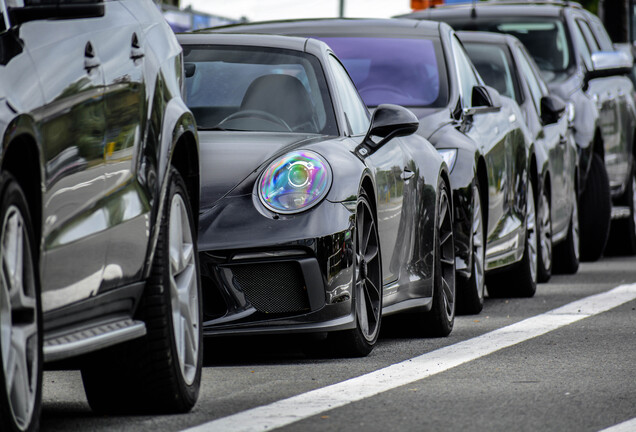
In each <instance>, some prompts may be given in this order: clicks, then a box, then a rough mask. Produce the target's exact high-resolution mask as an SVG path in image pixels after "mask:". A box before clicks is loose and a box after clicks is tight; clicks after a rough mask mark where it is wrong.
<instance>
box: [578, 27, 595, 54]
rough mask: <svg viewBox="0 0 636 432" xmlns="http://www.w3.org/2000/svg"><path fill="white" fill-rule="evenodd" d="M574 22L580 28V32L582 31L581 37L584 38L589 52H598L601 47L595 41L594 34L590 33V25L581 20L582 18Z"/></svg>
mask: <svg viewBox="0 0 636 432" xmlns="http://www.w3.org/2000/svg"><path fill="white" fill-rule="evenodd" d="M576 24H577V25H578V26H579V28H580V29H581V33H583V37H584V38H585V41H586V42H587V46H588V48H589V49H590V52H591V53H595V52H599V51H600V50H601V47H600V46H599V44H598V42H597V41H596V38H595V37H594V34H593V33H592V29H590V26H588V25H587V23H586V22H585V21H583V20H582V19H577V20H576Z"/></svg>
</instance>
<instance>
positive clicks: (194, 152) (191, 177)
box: [170, 130, 200, 229]
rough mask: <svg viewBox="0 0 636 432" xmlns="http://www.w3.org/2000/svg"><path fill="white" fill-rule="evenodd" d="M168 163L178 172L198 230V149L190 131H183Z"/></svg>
mask: <svg viewBox="0 0 636 432" xmlns="http://www.w3.org/2000/svg"><path fill="white" fill-rule="evenodd" d="M170 163H171V165H172V166H173V167H175V168H176V170H177V171H178V172H179V174H180V175H181V177H182V178H183V181H184V182H185V184H186V188H187V190H188V196H189V199H190V205H191V207H192V209H193V217H194V224H195V227H196V228H197V229H198V222H199V221H198V219H199V218H198V214H199V191H200V172H199V149H198V143H197V139H196V137H195V135H194V133H193V132H192V131H189V130H188V131H185V132H184V133H183V134H181V136H180V137H179V139H178V140H177V143H176V144H175V147H174V151H173V153H172V158H171V160H170Z"/></svg>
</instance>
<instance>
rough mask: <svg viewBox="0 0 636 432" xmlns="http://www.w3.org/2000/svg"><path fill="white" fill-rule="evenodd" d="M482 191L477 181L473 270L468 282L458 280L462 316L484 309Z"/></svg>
mask: <svg viewBox="0 0 636 432" xmlns="http://www.w3.org/2000/svg"><path fill="white" fill-rule="evenodd" d="M480 191H481V188H480V186H479V182H477V181H475V185H474V186H473V221H472V226H471V231H472V232H471V241H470V243H471V252H472V264H473V268H472V271H471V274H470V278H469V279H468V280H466V279H462V278H458V279H457V312H458V313H461V314H478V313H479V312H481V311H482V309H483V308H484V286H485V284H484V268H485V267H484V263H485V262H486V256H485V252H486V241H485V239H486V234H485V224H484V215H483V209H482V204H481V195H480Z"/></svg>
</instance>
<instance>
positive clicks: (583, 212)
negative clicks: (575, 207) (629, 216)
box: [579, 153, 612, 261]
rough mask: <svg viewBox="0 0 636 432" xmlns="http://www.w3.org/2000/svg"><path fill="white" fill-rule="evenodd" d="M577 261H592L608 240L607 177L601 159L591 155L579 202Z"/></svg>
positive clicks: (601, 253)
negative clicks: (583, 189) (579, 239)
mask: <svg viewBox="0 0 636 432" xmlns="http://www.w3.org/2000/svg"><path fill="white" fill-rule="evenodd" d="M579 210H580V211H579V223H580V233H581V260H582V261H596V260H598V259H599V258H600V257H601V255H603V251H604V250H605V244H606V243H607V238H608V237H609V229H610V218H611V213H612V202H611V198H610V188H609V178H608V177H607V170H606V169H605V162H604V161H603V158H602V157H601V156H600V155H598V154H596V153H594V155H593V157H592V163H591V166H590V172H589V173H588V175H587V181H586V182H585V191H583V194H582V196H581V200H580V202H579Z"/></svg>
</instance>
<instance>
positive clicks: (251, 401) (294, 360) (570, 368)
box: [41, 257, 636, 432]
mask: <svg viewBox="0 0 636 432" xmlns="http://www.w3.org/2000/svg"><path fill="white" fill-rule="evenodd" d="M635 264H636V258H634V257H632V258H624V257H613V258H604V259H603V260H601V261H599V262H597V263H588V264H583V265H582V266H581V268H580V270H579V272H578V273H577V274H576V275H574V276H560V275H557V276H553V277H552V279H551V281H550V282H549V283H547V284H541V285H539V288H538V290H537V294H536V295H535V297H533V298H531V299H497V300H494V299H493V300H491V299H486V304H485V308H484V311H483V312H482V313H481V314H480V315H475V316H463V317H458V319H457V320H456V323H455V329H454V331H453V332H452V334H451V335H450V336H449V337H447V338H442V339H420V338H417V337H415V336H414V335H413V333H412V332H409V329H408V328H404V325H403V324H402V323H401V322H399V320H396V319H393V320H389V319H386V320H385V321H384V323H383V326H384V327H383V332H382V336H381V339H380V341H379V343H378V345H377V347H376V348H375V350H374V351H373V352H372V353H371V355H370V356H369V357H366V358H363V359H339V358H330V357H328V356H326V357H324V358H316V357H314V358H309V357H307V356H305V355H304V354H303V350H302V348H301V343H300V342H301V341H299V340H298V339H295V338H290V337H285V338H283V337H279V338H275V339H274V338H269V339H265V340H263V339H222V340H219V339H216V340H215V339H212V340H209V341H208V342H207V346H206V367H205V369H204V372H203V382H202V389H201V395H200V398H199V402H198V404H197V405H196V407H195V408H194V410H193V411H192V412H191V413H190V414H187V415H174V416H159V417H143V416H142V417H135V416H129V417H104V416H98V415H94V414H93V413H92V412H91V411H90V408H89V407H88V404H87V402H86V398H85V396H84V391H83V388H82V383H81V378H80V375H79V373H78V372H76V371H50V372H46V373H45V375H44V382H45V385H44V396H43V397H44V402H43V416H42V420H41V429H42V430H43V431H69V430H73V431H113V430H125V431H153V432H156V431H180V430H184V429H187V428H190V427H194V426H198V425H203V426H202V427H200V428H199V429H198V430H200V431H224V430H240V429H241V427H248V426H259V425H262V424H263V422H264V421H268V422H271V423H269V424H270V426H271V427H269V428H268V429H267V430H271V429H272V428H276V426H278V425H283V426H282V427H281V428H280V429H279V430H281V431H297V430H298V431H365V432H366V431H387V430H398V431H402V430H407V431H411V430H412V431H442V430H451V431H455V430H461V431H462V432H468V431H536V430H541V431H600V430H602V429H605V428H609V427H612V426H614V425H617V424H620V423H622V422H625V421H629V420H630V419H634V418H636V300H634V298H636V286H629V287H627V288H622V289H619V290H613V289H614V288H615V287H618V286H620V285H625V284H632V283H636V265H635ZM601 293H605V294H602V295H601V296H598V297H594V298H592V299H587V300H584V301H580V300H581V299H586V298H587V297H590V296H594V295H596V294H601ZM621 296H622V297H621ZM625 296H627V297H625ZM625 298H626V299H627V300H625ZM573 302H574V303H573ZM564 305H565V306H566V307H565V308H563V309H559V310H557V311H555V312H550V311H553V310H555V309H557V308H560V307H562V306H564ZM568 305H569V306H568ZM533 317H536V318H533ZM528 318H532V319H529V320H526V319H528ZM544 327H545V328H544ZM480 336H481V337H480ZM477 337H480V338H479V339H476V338H477ZM392 365H397V366H392ZM378 370H380V372H375V371H378ZM374 372H375V373H374ZM354 377H360V378H358V379H357V380H356V381H350V382H349V381H347V380H349V379H351V378H354ZM331 385H333V386H332V387H328V388H325V387H327V386H331ZM308 392H311V393H308ZM292 397H293V399H291V400H289V401H284V400H285V399H287V398H292ZM281 401H282V402H281ZM268 404H271V405H270V406H269V407H265V408H259V407H263V406H266V405H268ZM247 410H251V411H248V412H246V411H247ZM228 416H233V417H231V418H229V419H224V418H226V417H228ZM219 419H220V420H219ZM290 419H291V420H290ZM214 420H216V422H214V423H208V422H210V421H214ZM292 420H297V421H295V422H293V423H290V424H287V425H286V426H284V425H285V424H286V423H288V422H289V421H292ZM252 430H257V429H252ZM619 430H621V429H618V428H615V429H613V431H619ZM622 431H623V432H624V431H636V422H633V423H629V424H627V425H624V426H623V429H622Z"/></svg>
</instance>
